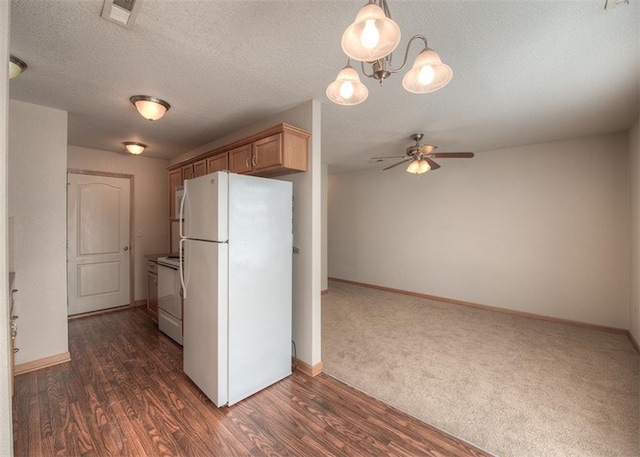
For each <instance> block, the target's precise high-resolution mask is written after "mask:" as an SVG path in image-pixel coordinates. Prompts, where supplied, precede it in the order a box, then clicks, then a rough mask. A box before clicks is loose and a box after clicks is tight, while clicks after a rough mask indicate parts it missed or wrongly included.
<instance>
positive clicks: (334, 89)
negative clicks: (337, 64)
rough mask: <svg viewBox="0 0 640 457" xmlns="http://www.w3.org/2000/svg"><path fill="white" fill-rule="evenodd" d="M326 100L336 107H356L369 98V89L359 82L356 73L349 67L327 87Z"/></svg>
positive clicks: (341, 71)
mask: <svg viewBox="0 0 640 457" xmlns="http://www.w3.org/2000/svg"><path fill="white" fill-rule="evenodd" d="M326 94H327V98H329V100H331V101H332V102H333V103H337V104H338V105H357V104H359V103H362V102H363V101H365V100H366V99H367V97H368V96H369V89H367V86H365V85H364V84H362V83H361V82H360V77H359V76H358V72H357V71H355V70H354V69H353V68H352V67H351V65H349V64H348V63H347V66H346V67H344V68H343V69H342V70H340V73H338V76H337V77H336V80H335V81H334V82H332V83H331V84H329V86H328V87H327V91H326Z"/></svg>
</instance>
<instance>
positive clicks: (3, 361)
mask: <svg viewBox="0 0 640 457" xmlns="http://www.w3.org/2000/svg"><path fill="white" fill-rule="evenodd" d="M9 7H10V3H9V2H0V62H7V60H8V59H9ZM2 68H3V70H2V73H1V74H0V277H2V278H3V280H2V281H0V455H3V456H10V455H13V427H12V425H11V410H12V407H11V393H10V385H11V368H10V364H11V356H10V353H9V350H10V340H9V306H8V292H9V290H8V286H9V284H8V276H9V275H8V259H7V251H8V249H7V205H8V200H7V193H8V192H7V191H8V189H7V151H8V137H9V132H8V118H9V111H8V104H9V77H8V68H7V66H6V65H4V66H3V67H2Z"/></svg>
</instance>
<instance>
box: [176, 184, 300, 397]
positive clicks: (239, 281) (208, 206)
mask: <svg viewBox="0 0 640 457" xmlns="http://www.w3.org/2000/svg"><path fill="white" fill-rule="evenodd" d="M292 203H293V200H292V184H291V183H290V182H286V181H278V180H274V179H266V178H258V177H253V176H245V175H238V174H233V173H228V172H217V173H212V174H209V175H206V176H201V177H199V178H195V179H190V180H187V181H185V184H184V196H183V201H182V204H181V209H180V218H181V219H182V220H183V221H184V223H182V224H181V227H180V247H181V249H180V252H181V253H182V256H181V261H180V275H181V281H182V287H183V296H184V312H183V323H184V335H183V358H184V360H183V361H184V372H185V373H186V374H187V376H189V378H191V380H192V381H193V382H194V383H195V384H196V385H197V386H198V387H199V388H200V389H201V390H202V391H203V392H204V393H205V394H206V395H207V397H209V398H210V399H211V401H212V402H213V403H214V404H215V405H216V406H218V407H221V406H224V405H232V404H234V403H237V402H238V401H240V400H242V399H244V398H246V397H248V396H250V395H252V394H254V393H256V392H258V391H259V390H261V389H264V388H265V387H267V386H269V385H271V384H273V383H275V382H277V381H279V380H281V379H283V378H285V377H286V376H288V375H290V374H291V320H292V316H291V296H292V247H293V234H292V216H293V214H292Z"/></svg>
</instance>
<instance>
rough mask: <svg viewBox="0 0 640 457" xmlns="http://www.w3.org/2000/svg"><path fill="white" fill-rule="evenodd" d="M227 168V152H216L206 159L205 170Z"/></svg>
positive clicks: (211, 171)
mask: <svg viewBox="0 0 640 457" xmlns="http://www.w3.org/2000/svg"><path fill="white" fill-rule="evenodd" d="M228 169H229V153H228V152H223V153H222V154H216V155H214V156H213V157H209V158H208V159H207V171H208V172H209V173H215V172H216V171H223V170H228Z"/></svg>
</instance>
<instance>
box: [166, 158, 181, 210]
mask: <svg viewBox="0 0 640 457" xmlns="http://www.w3.org/2000/svg"><path fill="white" fill-rule="evenodd" d="M181 185H182V169H181V168H176V169H175V170H171V171H169V218H170V219H176V218H177V217H178V211H180V209H179V208H176V187H178V186H181Z"/></svg>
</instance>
